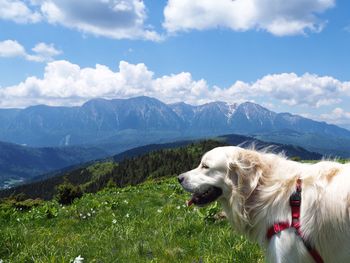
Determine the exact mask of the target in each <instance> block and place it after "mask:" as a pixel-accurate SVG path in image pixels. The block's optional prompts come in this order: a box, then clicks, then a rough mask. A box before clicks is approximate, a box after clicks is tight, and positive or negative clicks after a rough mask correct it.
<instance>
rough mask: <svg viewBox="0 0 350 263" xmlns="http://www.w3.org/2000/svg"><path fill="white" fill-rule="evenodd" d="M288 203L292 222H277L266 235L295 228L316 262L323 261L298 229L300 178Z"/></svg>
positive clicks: (270, 236) (269, 236) (268, 236)
mask: <svg viewBox="0 0 350 263" xmlns="http://www.w3.org/2000/svg"><path fill="white" fill-rule="evenodd" d="M289 204H290V207H291V210H292V223H291V224H290V223H289V222H278V223H275V224H274V225H273V226H271V227H270V228H269V229H268V230H267V233H266V237H267V239H268V240H270V239H271V238H272V237H273V236H274V235H276V234H278V233H280V232H281V231H283V230H285V229H288V228H291V227H293V228H295V230H296V234H297V235H298V236H299V237H300V238H301V239H302V241H303V243H304V245H305V247H306V249H307V250H308V251H309V253H310V255H311V256H312V258H313V259H314V260H315V262H316V263H323V259H322V257H321V256H320V254H319V253H318V252H317V250H316V249H315V248H314V247H312V246H311V245H310V243H309V242H308V241H307V240H305V239H304V238H303V235H302V233H301V231H300V206H301V179H298V180H297V183H296V191H295V192H294V193H293V194H292V195H291V196H290V198H289Z"/></svg>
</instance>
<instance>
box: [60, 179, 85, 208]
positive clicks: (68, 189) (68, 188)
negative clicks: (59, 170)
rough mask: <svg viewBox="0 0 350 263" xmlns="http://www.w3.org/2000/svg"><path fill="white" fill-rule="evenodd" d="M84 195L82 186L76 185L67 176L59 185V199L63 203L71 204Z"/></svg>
mask: <svg viewBox="0 0 350 263" xmlns="http://www.w3.org/2000/svg"><path fill="white" fill-rule="evenodd" d="M82 196H83V192H82V190H81V188H80V186H74V185H73V184H72V183H71V182H69V181H68V179H67V178H64V182H63V183H62V184H60V185H59V186H58V187H57V195H56V198H57V201H58V202H59V203H60V204H62V205H70V204H71V203H73V201H74V199H76V198H80V197H82Z"/></svg>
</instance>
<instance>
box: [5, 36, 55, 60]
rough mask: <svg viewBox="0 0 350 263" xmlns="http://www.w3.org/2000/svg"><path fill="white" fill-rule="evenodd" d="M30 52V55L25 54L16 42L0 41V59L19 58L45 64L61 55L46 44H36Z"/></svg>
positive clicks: (50, 45)
mask: <svg viewBox="0 0 350 263" xmlns="http://www.w3.org/2000/svg"><path fill="white" fill-rule="evenodd" d="M32 51H33V53H32V54H29V53H27V52H26V50H25V48H24V47H23V46H22V45H21V44H20V43H18V42H17V41H16V40H4V41H0V57H7V58H10V57H21V58H24V59H26V60H28V61H35V62H47V61H52V60H53V57H55V56H57V55H59V54H61V53H62V51H60V50H57V49H56V48H55V47H54V45H53V44H46V43H38V44H37V45H36V46H35V47H34V48H32Z"/></svg>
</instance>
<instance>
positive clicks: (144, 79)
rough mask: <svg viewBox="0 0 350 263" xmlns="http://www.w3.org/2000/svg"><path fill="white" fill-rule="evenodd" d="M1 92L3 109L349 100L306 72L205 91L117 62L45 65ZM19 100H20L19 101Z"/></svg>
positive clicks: (184, 79) (195, 83)
mask: <svg viewBox="0 0 350 263" xmlns="http://www.w3.org/2000/svg"><path fill="white" fill-rule="evenodd" d="M37 47H38V48H34V49H35V50H36V51H39V50H40V51H42V50H46V48H44V47H46V46H45V45H41V44H40V45H38V46H37ZM39 47H41V48H39ZM49 50H50V49H49ZM52 53H53V52H51V53H50V54H52ZM0 94H1V95H0V101H1V102H0V106H2V107H10V106H13V107H18V106H21V107H24V106H28V105H31V104H33V101H35V99H38V103H39V100H40V103H43V102H45V101H46V100H47V102H48V103H50V104H55V105H75V104H79V103H82V102H84V101H86V100H88V99H91V98H95V97H104V98H128V97H131V96H140V95H146V96H152V97H156V98H158V99H160V100H162V101H165V102H168V103H171V102H178V101H183V100H184V101H185V102H188V103H191V104H200V103H205V102H209V101H214V100H222V101H228V102H237V101H244V100H252V101H254V100H255V101H264V103H266V104H268V103H271V99H273V100H274V101H279V102H280V103H282V104H286V105H292V106H305V107H313V108H320V107H322V106H325V105H335V104H337V103H339V102H341V101H344V100H345V101H346V100H347V99H349V98H350V82H342V81H340V80H337V79H335V78H333V77H329V76H318V75H315V74H309V73H306V74H304V75H301V76H298V75H296V74H295V73H282V74H274V75H266V76H264V77H262V78H261V79H258V80H257V81H255V82H252V83H247V82H243V81H236V82H235V83H234V84H233V85H232V86H230V87H228V88H220V87H217V86H213V87H209V86H208V84H207V82H206V81H205V80H204V79H200V80H194V79H193V78H192V75H191V73H189V72H181V73H178V74H171V75H165V76H161V77H158V78H155V77H154V73H153V72H152V71H150V70H149V69H148V68H147V66H146V65H145V64H143V63H140V64H130V63H128V62H125V61H121V62H120V64H119V70H118V71H113V70H111V69H110V68H108V67H107V66H104V65H96V67H95V68H80V66H78V65H76V64H72V63H70V62H68V61H64V60H62V61H54V62H51V63H48V64H47V66H46V68H45V73H44V77H43V78H37V77H29V78H27V79H26V80H25V81H24V82H22V83H20V84H18V85H15V86H11V87H5V88H3V89H1V93H0ZM5 99H6V100H5ZM18 99H20V100H21V101H22V102H21V103H18ZM26 99H28V101H27V102H26ZM29 99H30V100H29ZM1 103H2V104H1Z"/></svg>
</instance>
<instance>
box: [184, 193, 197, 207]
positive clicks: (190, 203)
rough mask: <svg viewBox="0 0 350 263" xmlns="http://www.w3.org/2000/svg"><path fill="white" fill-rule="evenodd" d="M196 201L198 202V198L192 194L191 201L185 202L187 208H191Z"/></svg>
mask: <svg viewBox="0 0 350 263" xmlns="http://www.w3.org/2000/svg"><path fill="white" fill-rule="evenodd" d="M197 200H198V197H197V196H195V195H194V194H193V195H192V197H191V199H190V200H188V201H187V206H191V205H193V204H195V203H196V201H197Z"/></svg>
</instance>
